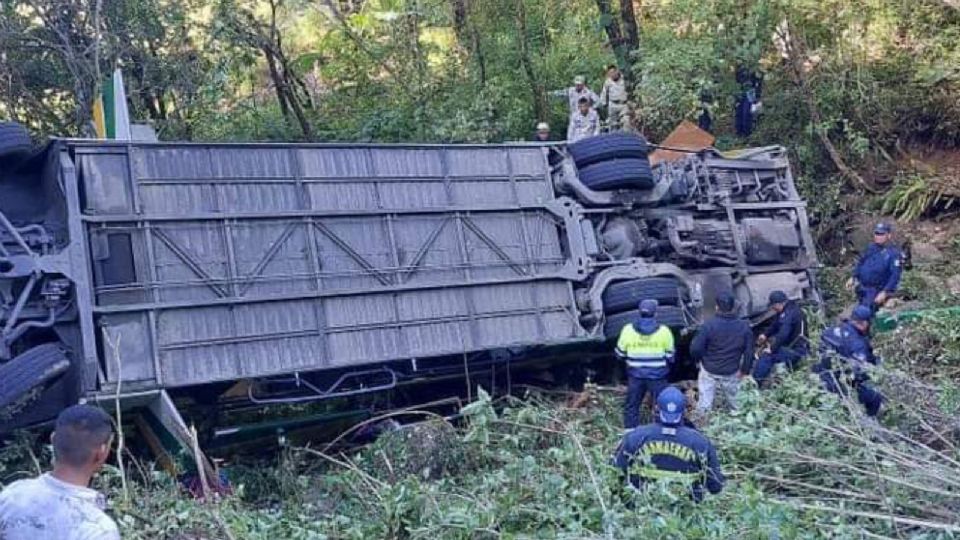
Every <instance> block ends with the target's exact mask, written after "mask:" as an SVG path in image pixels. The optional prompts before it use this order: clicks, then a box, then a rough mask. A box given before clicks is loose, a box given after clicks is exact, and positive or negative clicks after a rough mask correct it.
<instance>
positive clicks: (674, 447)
mask: <svg viewBox="0 0 960 540" xmlns="http://www.w3.org/2000/svg"><path fill="white" fill-rule="evenodd" d="M686 407H687V400H686V398H685V397H684V395H683V392H681V391H680V390H678V389H677V388H675V387H673V386H668V387H666V388H665V389H664V390H663V391H662V392H660V395H659V396H658V397H657V420H658V421H657V422H656V423H653V424H648V425H645V426H641V427H638V428H637V429H634V430H633V431H630V432H629V433H627V434H626V435H624V436H623V441H622V442H621V443H620V447H619V448H617V455H616V458H615V460H614V462H615V464H616V466H617V467H618V468H619V469H620V470H621V471H623V473H624V474H625V475H626V476H627V479H628V481H629V483H630V485H632V486H633V487H635V488H641V487H643V485H644V484H645V483H646V482H649V481H655V480H660V479H677V480H680V481H683V482H688V483H689V484H690V494H691V496H692V497H693V500H695V501H698V502H699V501H700V500H702V499H703V487H704V484H706V488H707V491H709V492H710V493H713V494H716V493H720V491H721V490H723V483H724V478H723V472H722V471H721V470H720V460H719V459H717V450H716V448H714V446H713V444H711V443H710V440H709V439H707V438H706V437H705V436H703V434H701V433H700V432H699V431H697V430H696V429H694V428H692V427H688V426H686V425H684V422H683V420H684V418H683V413H684V410H685V409H686Z"/></svg>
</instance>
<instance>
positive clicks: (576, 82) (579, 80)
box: [573, 75, 587, 92]
mask: <svg viewBox="0 0 960 540" xmlns="http://www.w3.org/2000/svg"><path fill="white" fill-rule="evenodd" d="M586 83H587V80H586V79H584V78H583V75H577V76H576V77H574V78H573V87H574V88H576V89H577V92H580V91H581V90H583V87H584V85H585V84H586Z"/></svg>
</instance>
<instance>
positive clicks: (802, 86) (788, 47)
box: [777, 25, 879, 193]
mask: <svg viewBox="0 0 960 540" xmlns="http://www.w3.org/2000/svg"><path fill="white" fill-rule="evenodd" d="M777 39H778V40H779V42H780V43H779V44H780V48H781V54H782V56H783V60H784V62H785V63H786V64H787V71H788V72H789V73H790V77H791V78H792V79H793V83H794V84H795V85H796V87H797V90H799V92H800V96H801V98H802V99H803V102H804V104H806V106H807V114H808V115H809V116H810V122H811V123H812V124H813V129H814V131H815V132H816V134H817V137H818V138H819V139H820V143H821V144H823V147H824V149H826V151H827V154H828V155H829V156H830V160H831V161H833V165H834V166H835V167H836V168H837V170H838V171H840V174H842V175H843V176H844V177H845V178H846V179H847V180H848V181H851V182H852V183H853V184H854V185H855V187H856V186H859V187H860V188H861V189H863V190H865V191H868V192H870V193H878V192H879V190H878V189H877V188H876V187H875V186H873V185H872V184H870V183H869V182H868V181H867V180H866V179H865V178H864V177H863V176H860V174H859V173H857V171H855V170H853V169H852V168H850V166H849V165H847V163H846V161H844V159H843V156H842V155H841V154H840V151H839V150H837V147H836V146H834V144H833V141H831V140H830V136H829V134H828V133H827V132H826V130H825V129H823V126H822V124H823V116H822V115H821V114H820V106H819V105H818V104H817V98H816V96H815V95H814V93H813V89H812V88H810V84H809V82H808V81H807V77H806V73H805V72H804V59H805V58H806V56H807V53H806V50H807V49H806V46H805V45H804V42H803V39H802V38H800V37H799V36H796V35H793V34H792V33H791V32H790V27H789V26H787V25H784V26H783V28H782V29H778V31H777Z"/></svg>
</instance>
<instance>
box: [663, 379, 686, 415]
mask: <svg viewBox="0 0 960 540" xmlns="http://www.w3.org/2000/svg"><path fill="white" fill-rule="evenodd" d="M686 408H687V397H686V396H684V395H683V392H681V391H680V390H679V389H678V388H677V387H676V386H668V387H666V388H664V389H663V391H661V392H660V395H659V396H657V409H658V411H659V414H660V422H662V423H664V424H679V423H680V421H681V420H683V411H684V410H686Z"/></svg>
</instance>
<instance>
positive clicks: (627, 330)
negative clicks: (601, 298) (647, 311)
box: [617, 317, 675, 379]
mask: <svg viewBox="0 0 960 540" xmlns="http://www.w3.org/2000/svg"><path fill="white" fill-rule="evenodd" d="M674 352H675V346H674V340H673V332H671V331H670V329H669V328H667V327H666V326H663V325H661V324H660V323H658V322H657V320H656V319H655V318H654V317H647V318H644V317H641V318H639V319H637V321H636V322H634V323H633V324H628V325H626V326H624V327H623V329H622V330H621V331H620V337H619V338H618V339H617V356H618V357H620V358H622V359H623V360H624V361H625V362H626V364H627V374H628V375H630V377H634V378H637V379H666V378H667V376H668V375H669V374H670V366H671V365H672V364H673V359H674Z"/></svg>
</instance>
